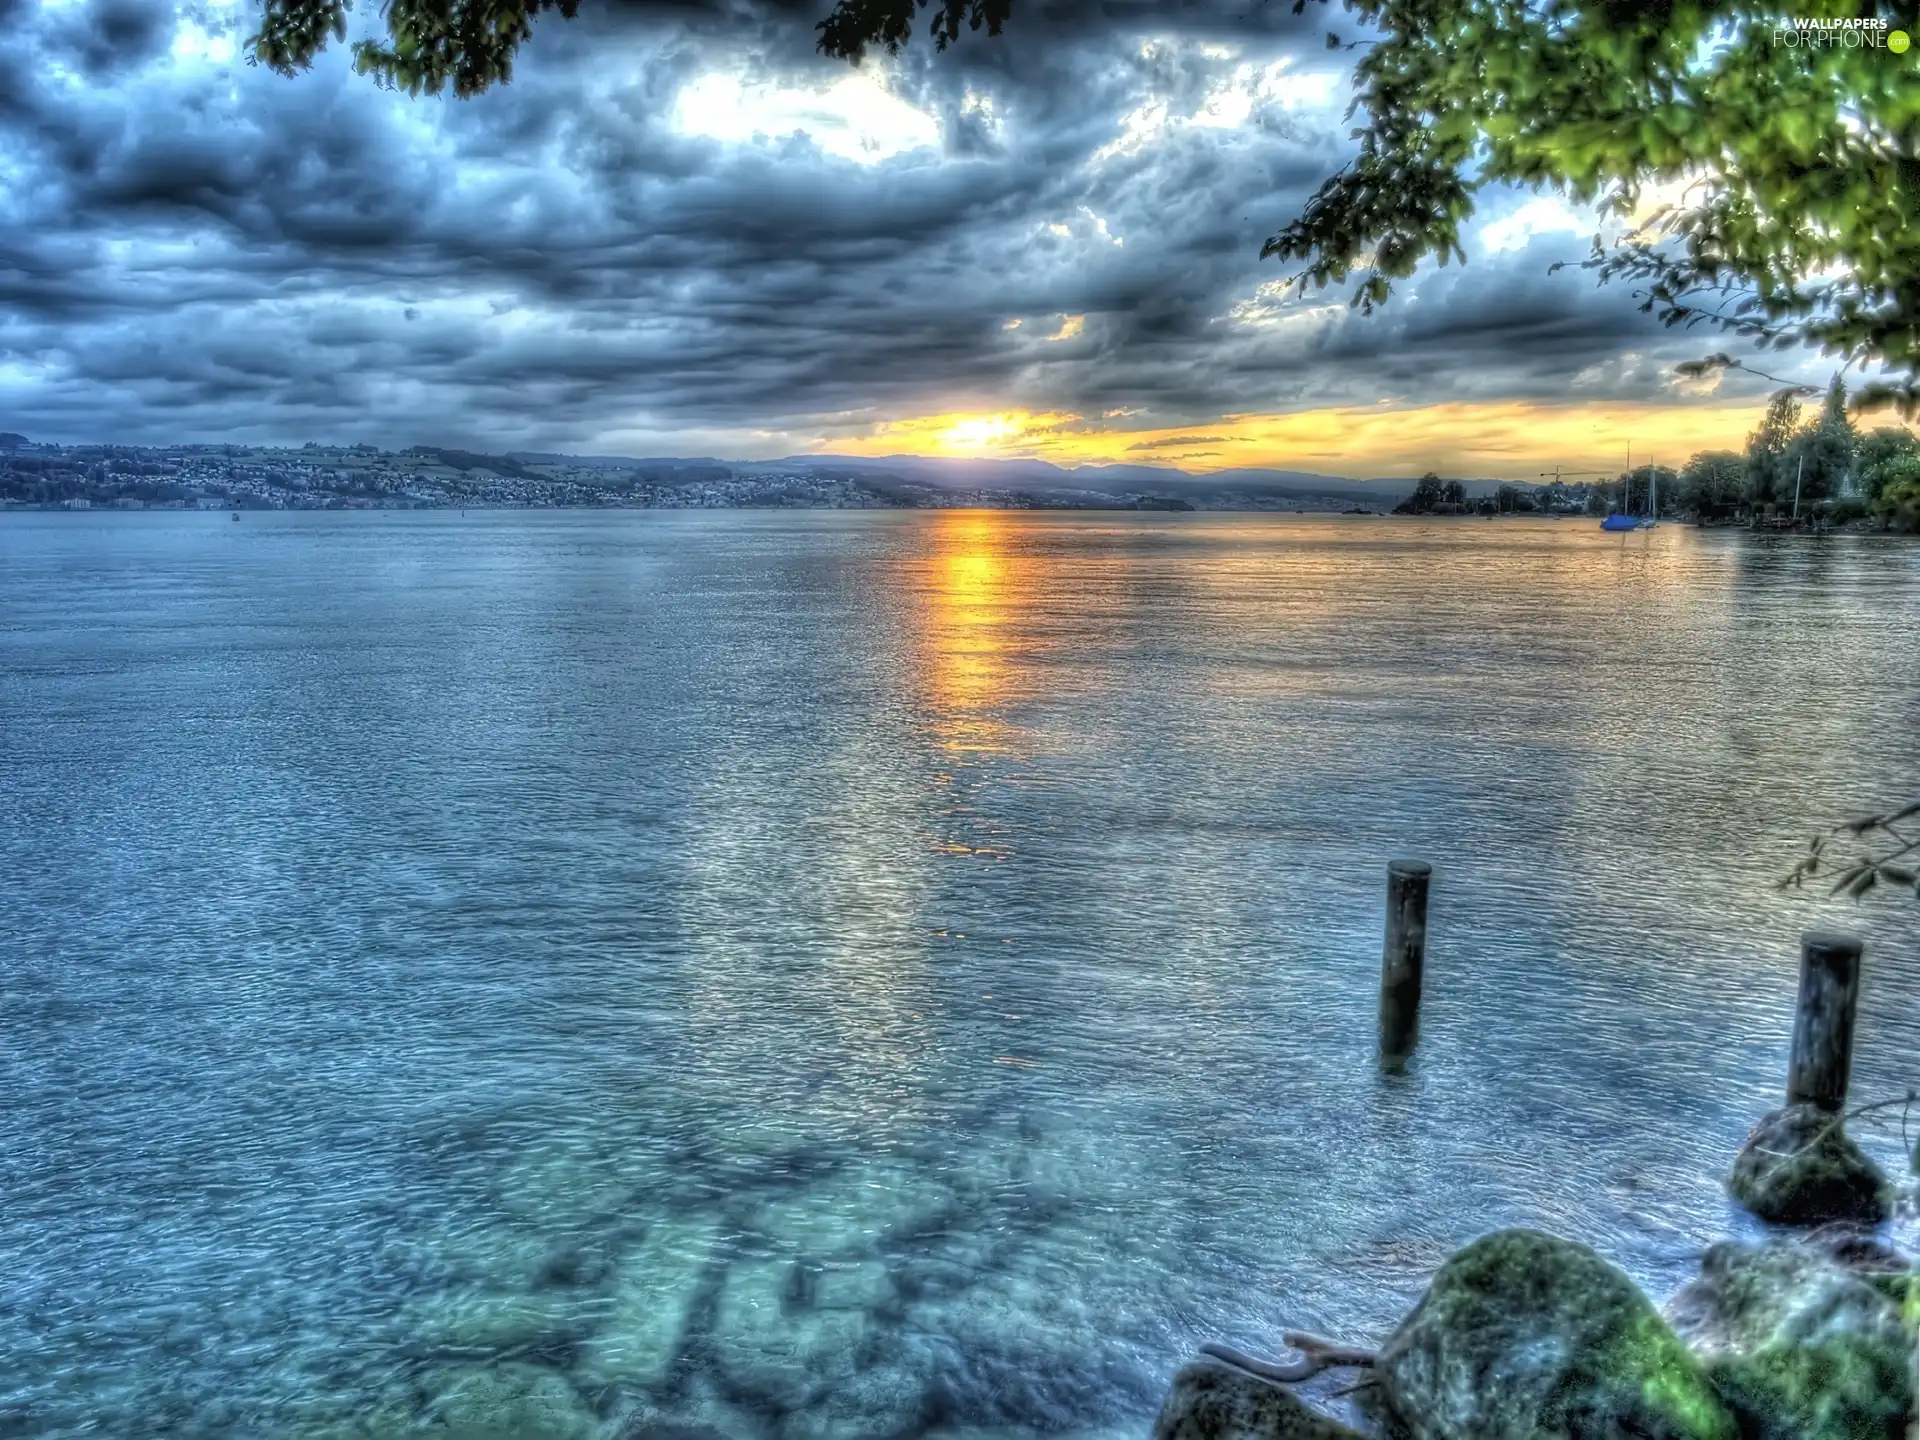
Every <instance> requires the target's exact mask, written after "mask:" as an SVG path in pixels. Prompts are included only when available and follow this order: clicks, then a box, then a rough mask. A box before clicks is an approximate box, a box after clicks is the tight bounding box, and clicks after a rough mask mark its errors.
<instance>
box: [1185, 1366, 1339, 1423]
mask: <svg viewBox="0 0 1920 1440" xmlns="http://www.w3.org/2000/svg"><path fill="white" fill-rule="evenodd" d="M1153 1440H1364V1437H1363V1436H1362V1435H1361V1434H1360V1432H1359V1431H1358V1430H1353V1429H1350V1428H1348V1427H1347V1426H1345V1425H1342V1424H1341V1423H1340V1422H1339V1421H1337V1420H1331V1419H1328V1418H1327V1417H1326V1416H1325V1415H1322V1414H1320V1413H1319V1412H1317V1411H1315V1410H1311V1409H1309V1408H1308V1407H1307V1406H1306V1404H1305V1403H1304V1402H1303V1401H1301V1400H1300V1399H1299V1398H1297V1397H1296V1396H1294V1395H1291V1394H1289V1393H1288V1392H1287V1391H1286V1390H1284V1389H1282V1388H1281V1387H1280V1386H1278V1385H1274V1384H1271V1383H1269V1382H1268V1381H1265V1380H1262V1379H1260V1378H1259V1377H1258V1376H1255V1375H1249V1374H1247V1373H1246V1371H1244V1370H1237V1369H1235V1368H1234V1367H1232V1366H1231V1365H1224V1364H1221V1363H1219V1362H1218V1361H1213V1360H1196V1361H1195V1362H1194V1363H1193V1364H1191V1365H1189V1366H1187V1367H1186V1368H1185V1369H1183V1370H1181V1371H1180V1372H1179V1373H1178V1374H1176V1375H1175V1376H1174V1377H1173V1385H1172V1387H1171V1388H1170V1389H1169V1390H1168V1391H1167V1398H1166V1402H1165V1403H1164V1404H1163V1405H1161V1407H1160V1417H1159V1419H1157V1420H1155V1421H1154V1425H1153Z"/></svg>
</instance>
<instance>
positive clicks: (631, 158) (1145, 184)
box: [0, 0, 1698, 453]
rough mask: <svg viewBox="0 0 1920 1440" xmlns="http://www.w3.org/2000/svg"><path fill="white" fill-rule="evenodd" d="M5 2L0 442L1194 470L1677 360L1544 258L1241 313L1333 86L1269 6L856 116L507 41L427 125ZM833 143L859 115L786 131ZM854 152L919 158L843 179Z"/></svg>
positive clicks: (217, 42) (1665, 342)
mask: <svg viewBox="0 0 1920 1440" xmlns="http://www.w3.org/2000/svg"><path fill="white" fill-rule="evenodd" d="M8 3H9V0H0V7H4V6H5V5H6V4H8ZM11 3H12V10H11V16H12V19H11V21H10V22H8V23H9V26H10V29H12V30H13V31H14V32H15V33H16V34H17V35H18V36H19V37H20V43H19V44H17V45H14V46H12V47H11V48H10V49H9V51H8V52H7V54H6V55H5V56H0V72H3V73H0V81H3V82H6V83H5V84H4V85H0V174H5V175H7V176H8V177H9V179H8V184H7V186H6V187H5V189H4V191H0V381H3V383H0V405H4V406H5V411H4V414H0V427H3V428H9V429H17V430H22V431H25V432H26V433H29V434H37V435H41V436H45V437H47V438H56V437H60V438H65V437H77V436H80V435H91V434H98V433H101V432H102V431H103V430H109V429H110V430H112V431H113V432H114V433H115V434H118V435H120V436H121V437H123V438H127V439H139V438H166V437H174V436H178V437H193V438H213V437H218V436H222V435H232V436H234V437H236V438H285V439H292V440H298V439H306V438H367V439H375V440H383V441H388V442H397V443H411V442H413V441H416V440H433V439H438V440H448V441H465V442H472V443H485V444H514V445H527V446H530V447H548V446H591V445H593V444H596V443H600V441H601V438H602V437H607V439H608V442H609V443H618V444H631V443H635V442H634V441H633V440H632V439H631V437H634V436H640V437H645V436H649V435H654V436H673V435H679V436H686V437H690V443H696V442H698V443H705V444H707V445H708V446H709V448H723V449H724V448H727V447H732V448H733V449H734V450H736V451H737V450H739V449H740V448H741V447H742V446H743V445H750V444H751V443H754V442H751V441H748V440H745V439H743V438H742V437H743V435H746V434H749V433H750V432H755V431H759V432H766V433H767V434H769V435H771V436H775V437H782V438H781V443H785V441H786V439H787V438H790V437H792V436H795V435H806V434H832V433H839V432H841V431H843V430H845V429H847V428H848V427H855V426H859V425H862V424H865V423H870V422H873V421H877V420H881V419H885V418H888V417H890V416H895V415H905V414H914V413H931V412H938V411H948V410H963V409H970V408H971V409H977V408H1003V407H1008V406H1019V407H1025V408H1031V409H1033V410H1035V411H1046V412H1051V413H1062V412H1065V413H1074V414H1080V415H1084V416H1088V417H1098V416H1100V415H1102V414H1105V413H1108V412H1111V411H1119V410H1126V411H1132V412H1136V413H1135V414H1134V415H1133V416H1132V417H1131V418H1130V420H1129V423H1130V424H1136V425H1139V426H1141V427H1142V428H1145V427H1147V426H1153V427H1204V426H1205V425H1206V424H1207V422H1209V421H1210V420H1214V419H1217V418H1219V417H1221V416H1223V415H1230V414H1236V413H1250V412H1262V411H1269V410H1274V409H1280V408H1288V407H1295V406H1304V405H1320V404H1367V403H1372V402H1374V401H1376V400H1378V399H1380V398H1382V397H1383V396H1391V397H1393V398H1396V399H1400V400H1403V401H1405V402H1407V403H1424V402H1431V401H1437V400H1450V399H1451V400H1464V399H1501V398H1510V397H1514V396H1527V395H1555V396H1564V395H1566V394H1569V393H1571V394H1576V395H1578V394H1583V393H1591V394H1593V395H1594V396H1595V398H1636V397H1645V396H1651V395H1665V394H1667V393H1668V386H1669V383H1670V376H1669V370H1670V364H1671V360H1672V359H1673V358H1678V357H1679V356H1682V355H1687V354H1691V353H1693V351H1694V349H1696V348H1698V347H1697V346H1695V345H1692V344H1689V343H1687V342H1685V341H1675V340H1674V339H1673V338H1672V337H1663V336H1662V335H1660V334H1659V333H1658V332H1657V331H1656V330H1654V329H1653V328H1652V327H1650V326H1649V324H1648V323H1647V322H1646V320H1645V317H1642V316H1639V315H1637V314H1636V313H1635V312H1634V311H1633V309H1632V307H1631V305H1630V303H1629V302H1628V299H1627V297H1626V296H1625V295H1624V294H1622V293H1619V292H1611V293H1609V292H1596V291H1595V290H1594V289H1593V287H1592V286H1591V284H1590V282H1589V281H1588V279H1587V278H1586V277H1585V276H1583V275H1580V274H1578V273H1568V272H1563V273H1561V274H1560V275H1557V276H1548V275H1547V274H1546V269H1547V266H1548V264H1549V263H1550V262H1551V261H1553V260H1555V259H1567V258H1577V257H1578V255H1579V254H1580V253H1582V252H1583V250H1584V247H1585V241H1584V239H1583V238H1581V237H1579V236H1576V235H1573V234H1551V235H1545V236H1540V237H1536V238H1535V239H1534V240H1533V241H1532V242H1531V243H1530V244H1525V245H1523V246H1521V247H1520V248H1516V249H1512V250H1509V251H1506V252H1503V253H1499V254H1485V255H1479V256H1476V259H1475V263H1474V264H1473V265H1472V266H1470V267H1469V268H1468V269H1467V270H1465V271H1458V270H1436V271H1433V272H1431V273H1428V274H1423V275H1422V276H1421V277H1420V278H1419V279H1418V280H1417V281H1416V282H1415V283H1413V284H1412V285H1410V286H1408V287H1406V292H1405V293H1404V294H1402V295H1401V296H1398V297H1396V299H1395V301H1394V302H1393V303H1392V304H1391V305H1389V306H1388V307H1387V308H1386V309H1385V310H1384V311H1382V312H1380V313H1378V314H1376V315H1375V316H1373V317H1371V318H1363V317H1359V316H1357V315H1355V314H1353V313H1351V312H1349V311H1348V310H1346V309H1345V308H1344V298H1345V297H1344V295H1340V294H1334V295H1321V296H1315V297H1307V298H1300V297H1290V296H1283V295H1279V294H1276V293H1274V286H1273V285H1272V284H1271V282H1274V281H1276V280H1278V279H1280V278H1281V275H1282V272H1281V271H1279V270H1278V269H1277V268H1275V267H1274V266H1272V265H1270V264H1269V265H1262V264H1261V262H1260V261H1259V260H1258V258H1257V253H1258V246H1259V242H1260V240H1261V239H1262V238H1263V237H1264V236H1265V235H1266V234H1267V233H1269V232H1270V231H1271V230H1273V229H1275V228H1277V227H1278V226H1279V225H1281V224H1284V223H1285V221H1286V220H1287V219H1288V218H1289V217H1290V216H1291V215H1292V214H1293V213H1294V212H1295V211H1296V210H1297V208H1298V206H1299V205H1300V203H1301V202H1302V201H1303V200H1304V199H1305V198H1306V197H1307V196H1308V195H1309V194H1311V193H1312V190H1313V188H1314V187H1315V186H1316V185H1317V184H1318V183H1319V181H1320V180H1321V179H1322V178H1323V177H1324V176H1325V175H1326V174H1328V173H1330V172H1331V171H1332V170H1333V169H1334V168H1337V166H1338V165H1339V163H1340V161H1341V158H1342V156H1343V154H1344V153H1345V152H1346V148H1347V147H1348V145H1349V144H1350V142H1349V141H1348V140H1347V139H1346V138H1345V123H1344V122H1343V121H1342V120H1341V119H1340V112H1341V110H1342V109H1343V107H1344V103H1345V98H1346V92H1345V82H1344V79H1343V78H1342V77H1340V76H1338V75H1336V74H1334V73H1333V71H1332V70H1331V69H1330V67H1333V66H1336V65H1338V64H1339V61H1340V57H1338V56H1332V57H1330V56H1328V55H1327V53H1326V52H1325V51H1324V49H1323V47H1322V45H1321V42H1320V35H1321V30H1322V28H1324V27H1318V28H1316V26H1315V25H1314V24H1313V23H1311V19H1309V21H1306V22H1303V21H1298V20H1295V19H1294V18H1293V17H1292V16H1291V14H1290V13H1289V12H1290V7H1289V6H1286V5H1284V4H1273V3H1264V0H1255V3H1246V0H1241V3H1230V0H1222V3H1200V0H1189V3H1185V4H1181V5H1177V6H1172V7H1168V6H1164V5H1156V6H1148V5H1145V4H1133V3H1125V0H1114V3H1110V4H1108V5H1105V6H1102V7H1100V8H1099V10H1098V11H1097V12H1095V11H1094V10H1092V9H1091V8H1090V7H1073V6H1056V7H1044V6H1043V7H1039V8H1037V9H1035V10H1032V11H1026V10H1023V11H1022V12H1021V14H1020V16H1019V18H1018V21H1017V23H1016V25H1015V26H1014V27H1013V28H1011V29H1010V30H1009V31H1008V33H1007V35H1006V36H1005V37H1003V38H1002V39H1000V40H997V41H995V40H989V39H987V38H986V37H984V36H976V35H968V36H965V37H963V39H962V40H961V42H960V43H959V44H958V45H957V46H956V47H954V48H953V49H952V50H951V51H949V52H948V53H947V54H946V55H939V56H936V55H934V54H933V53H932V52H931V49H930V47H926V46H919V47H915V48H914V49H913V50H911V51H910V52H909V53H908V54H907V55H906V56H905V57H904V58H903V60H902V61H901V63H900V64H899V66H898V67H897V69H894V70H892V71H890V72H888V73H890V74H891V76H892V78H891V80H890V82H889V84H890V88H891V90H892V93H893V95H894V96H895V97H896V99H895V103H894V104H893V105H892V106H891V107H889V106H888V105H886V104H885V103H884V102H883V101H882V100H881V99H880V98H879V97H878V96H877V95H875V94H874V93H873V92H872V91H870V90H869V91H863V92H856V93H855V99H854V100H851V101H843V100H836V99H834V98H833V96H832V94H831V92H830V90H829V87H832V86H835V85H842V86H845V85H847V84H849V83H850V80H851V79H852V77H853V76H854V74H855V72H852V71H850V70H849V69H848V67H846V66H844V65H840V64H837V63H834V62H829V61H827V60H825V59H823V58H821V57H820V56H818V55H817V54H815V53H814V50H813V29H812V27H813V25H814V24H815V23H816V21H817V19H818V16H819V13H820V7H818V6H816V5H814V4H803V3H791V4H785V3H767V4H756V5H745V4H741V3H727V0H714V3H708V4H697V3H688V4H684V5H664V4H658V3H654V4H644V5H641V4H624V5H613V6H610V7H609V8H605V9H602V10H600V11H597V12H593V13H590V14H588V15H584V16H583V17H582V18H581V19H580V20H579V21H578V22H575V23H573V24H563V23H560V22H557V21H554V20H545V21H542V22H540V23H539V24H538V25H537V26H536V34H535V39H534V42H533V44H532V45H531V46H530V47H529V49H528V51H527V53H526V55H525V56H524V58H523V60H522V63H521V65H520V68H519V72H518V74H517V77H516V79H515V81H514V83H513V84H512V85H511V86H509V87H506V88H505V89H503V90H500V91H497V92H495V93H494V94H491V95H488V96H485V97H482V98H480V99H477V100H475V101H472V102H465V103H458V102H452V101H445V102H441V101H413V100H408V99H406V98H405V97H398V96H393V95H390V94H386V93H383V92H381V91H379V90H377V89H375V88H374V87H373V86H372V85H370V84H368V83H367V82H365V81H363V80H358V79H355V78H354V77H352V76H350V75H349V74H348V73H347V66H346V65H345V63H344V61H343V59H342V58H341V57H340V56H339V55H338V54H335V55H331V56H329V57H326V58H324V59H323V60H322V62H321V63H320V64H319V65H318V66H317V67H316V69H315V70H314V71H313V72H312V73H311V74H308V75H306V76H303V77H300V78H299V79H296V80H285V79H280V78H278V77H274V76H271V75H268V74H266V73H264V72H261V71H258V70H252V69H249V68H247V67H246V66H245V65H244V64H241V63H238V62H236V61H234V60H233V59H232V58H231V56H230V50H231V45H232V42H233V41H234V40H235V39H236V38H237V37H238V35H239V34H241V33H243V32H244V30H245V28H246V23H247V22H248V21H249V20H250V18H251V16H250V12H248V11H246V10H244V9H242V10H230V9H221V8H217V7H213V6H208V5H198V4H190V5H184V6H181V5H174V4H160V3H145V4H143V3H140V0H68V3H65V4H60V5H54V6H47V5H42V6H39V7H37V8H36V7H34V6H30V5H26V4H23V3H20V0H11ZM870 68H871V67H870ZM716 74H717V75H718V76H720V77H721V79H720V81H719V82H718V83H719V85H720V87H721V88H720V89H719V90H718V91H717V92H712V93H713V94H717V95H718V96H719V97H720V99H719V101H718V102H714V101H712V97H711V95H709V98H708V101H707V102H703V103H707V110H706V111H704V112H699V113H697V114H695V116H694V123H683V122H686V119H687V117H686V115H685V114H683V113H680V112H679V111H678V110H677V109H676V107H679V106H682V105H690V104H694V103H695V101H696V100H698V99H699V97H700V96H701V95H702V94H705V93H707V92H703V91H702V90H701V86H703V85H709V86H710V85H712V84H714V83H715V82H714V81H713V80H712V77H713V76H715V75H716ZM736 82H737V83H738V84H741V85H744V86H745V87H746V88H745V90H744V91H743V92H739V94H736V92H735V91H733V90H728V89H727V88H726V87H727V86H729V85H734V84H736ZM741 95H744V97H745V98H740V97H741ZM768 95H772V96H773V99H772V100H771V101H769V100H767V98H766V97H767V96H768ZM783 95H784V98H782V96H783ZM808 95H811V96H812V98H811V99H808V98H807V96H808ZM689 96H692V97H694V100H689V99H688V97H689ZM728 96H734V103H733V104H732V107H731V109H732V111H738V110H740V109H741V107H742V106H746V107H749V108H750V107H751V106H752V105H755V104H761V103H763V102H764V103H766V104H771V105H773V106H774V108H775V110H778V107H779V105H782V104H784V105H786V106H787V107H788V109H787V111H786V112H783V114H784V118H782V115H779V114H774V113H773V112H772V111H769V112H768V113H769V116H770V117H771V118H769V119H768V125H769V126H770V128H771V129H772V130H773V131H774V133H773V134H771V135H768V136H764V137H762V138H760V139H757V140H756V139H752V138H750V137H749V136H747V135H745V134H742V135H739V136H737V137H731V138H716V137H715V136H714V135H712V134H708V133H702V131H703V128H704V129H706V130H712V129H714V128H715V127H716V126H722V127H724V126H725V125H727V124H731V123H734V120H735V119H736V118H737V116H735V115H734V114H732V113H730V111H729V106H728V105H727V104H726V103H724V102H726V100H727V97H728ZM796 96H797V97H798V98H795V97H796ZM823 97H824V98H823ZM862 97H864V98H862ZM849 105H854V106H855V107H856V108H857V107H858V106H860V105H864V106H865V107H866V109H867V111H868V112H870V113H866V114H864V116H861V115H856V116H855V117H854V121H853V122H850V123H851V129H849V128H848V127H847V126H846V125H842V126H840V127H839V128H838V129H836V126H835V123H833V122H832V121H831V120H830V119H829V121H827V122H824V123H823V122H821V121H820V119H819V115H820V114H828V115H829V116H830V115H831V113H832V112H833V111H834V109H835V107H836V106H839V107H840V108H841V109H842V110H845V109H846V108H847V106H849ZM796 107H797V108H796ZM809 107H811V112H810V113H811V118H809V113H807V112H809ZM695 108H696V110H698V106H697V105H696V106H695ZM755 113H758V112H755ZM795 115H798V116H799V118H798V119H797V120H796V119H795V118H794V116H795ZM1209 120H1212V121H1217V122H1219V123H1211V124H1210V123H1207V122H1208V121H1209ZM796 125H803V126H805V127H807V128H809V129H810V131H811V132H812V133H811V136H809V135H802V134H796V133H794V129H795V126H796ZM861 135H864V136H865V137H866V139H867V140H869V141H872V142H875V143H877V144H878V145H879V146H880V148H881V150H882V151H883V152H884V151H885V150H887V149H888V148H890V147H891V145H892V142H894V141H896V140H918V141H924V142H925V144H923V145H922V146H921V147H920V148H899V153H894V154H891V155H884V156H883V157H882V158H877V159H874V160H873V162H872V163H862V160H861V158H859V156H858V145H857V143H856V142H857V139H858V136H861ZM849 147H851V148H849ZM1503 203H1504V202H1503ZM1263 287H1264V288H1263ZM622 437H628V438H625V439H623V438H622ZM1211 438H1212V437H1210V436H1208V435H1206V434H1195V435H1189V436H1182V437H1180V438H1177V439H1175V440H1172V441H1168V442H1165V443H1166V445H1167V446H1168V447H1185V446H1191V445H1202V444H1206V443H1208V442H1209V441H1210V439H1211ZM663 443H664V442H663ZM768 443H773V442H771V441H770V442H768ZM774 448H779V444H778V443H775V444H774ZM1192 453H1204V452H1192Z"/></svg>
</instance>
